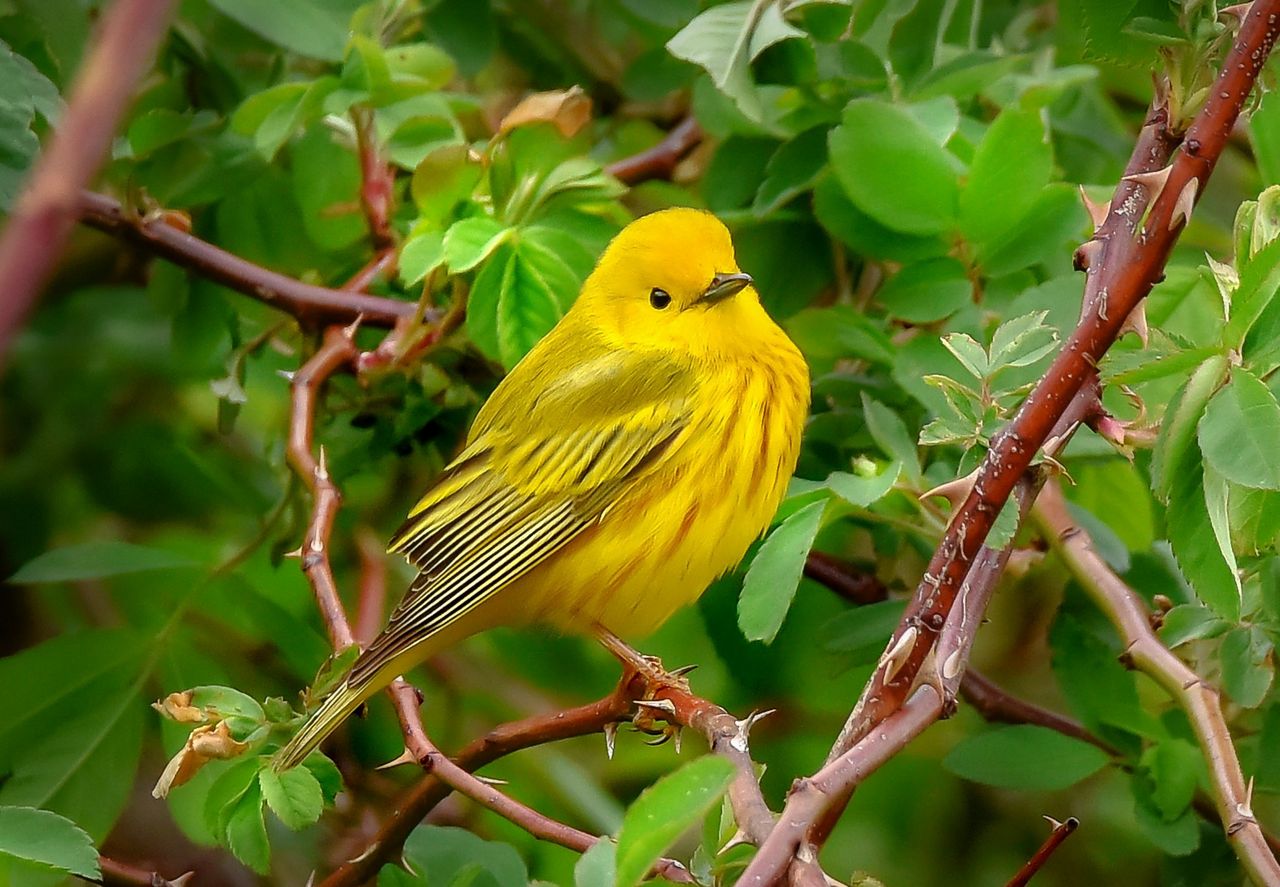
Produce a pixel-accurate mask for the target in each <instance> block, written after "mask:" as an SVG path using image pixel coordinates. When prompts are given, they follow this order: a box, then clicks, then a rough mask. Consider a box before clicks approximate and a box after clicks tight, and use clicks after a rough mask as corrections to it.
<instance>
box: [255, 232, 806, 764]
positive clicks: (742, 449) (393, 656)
mask: <svg viewBox="0 0 1280 887" xmlns="http://www.w3.org/2000/svg"><path fill="white" fill-rule="evenodd" d="M808 406H809V373H808V368H807V366H806V364H805V361H804V358H803V357H802V356H801V354H800V352H799V350H798V349H797V348H796V346H795V345H794V344H793V343H792V342H791V340H790V339H788V338H787V336H786V334H785V333H784V332H783V331H782V330H781V329H780V328H779V327H778V326H777V324H775V323H774V322H773V320H771V319H770V317H769V315H768V314H766V313H765V310H764V308H762V307H761V305H760V299H759V296H758V295H757V294H756V291H755V289H754V288H753V286H752V281H751V278H750V277H749V276H747V275H746V274H743V273H742V272H741V271H740V270H739V268H738V263H737V261H736V260H735V258H734V252H733V243H732V242H731V240H730V238H729V232H728V230H726V229H725V227H724V225H722V224H721V223H720V221H719V220H718V219H716V217H715V216H713V215H711V214H710V213H706V212H702V211H699V210H693V209H668V210H663V211H661V212H656V213H653V214H651V215H647V216H644V217H642V218H640V219H637V220H636V221H634V222H632V223H631V224H630V225H628V226H627V227H626V228H625V229H623V231H622V232H621V233H619V234H618V236H617V237H616V238H614V240H613V242H612V243H610V244H609V246H608V248H607V249H606V250H605V252H604V255H603V256H602V257H601V258H600V261H599V263H598V264H597V266H596V268H595V270H594V271H593V272H592V273H591V275H590V276H589V277H588V278H587V280H586V283H585V284H584V285H583V287H582V293H581V295H579V297H578V300H577V302H576V303H575V304H574V306H573V307H572V308H571V309H570V310H569V312H568V313H567V314H565V316H564V318H563V319H561V321H560V322H559V324H557V325H556V327H555V328H554V329H553V330H552V331H551V332H550V333H548V334H547V335H546V337H545V338H543V339H542V341H541V342H539V343H538V344H537V345H536V346H535V347H534V348H533V350H532V351H530V352H529V354H528V355H527V356H526V357H525V358H524V359H523V360H522V361H520V363H519V364H518V365H517V366H516V367H515V369H513V370H512V371H511V373H510V375H508V376H507V377H506V379H504V380H503V381H502V383H501V384H500V385H499V386H498V387H497V389H496V390H495V391H494V392H493V395H492V396H491V397H490V398H489V400H488V402H487V403H485V405H484V407H483V408H482V409H481V410H480V412H479V414H478V415H477V416H476V420H475V423H474V425H472V427H471V432H470V434H469V435H468V438H467V444H466V448H465V449H464V450H463V451H462V453H461V454H460V455H459V456H458V458H457V459H456V460H454V462H453V463H452V464H450V465H449V466H448V467H447V468H446V469H445V470H444V472H443V473H442V474H441V476H440V478H439V480H438V481H437V483H436V485H435V486H434V487H433V488H432V489H431V490H430V491H429V492H428V493H427V494H426V496H424V497H423V498H422V501H420V502H419V503H418V504H417V506H416V507H415V508H414V509H413V511H412V512H411V513H410V514H409V517H408V519H407V520H406V521H405V523H404V525H403V526H402V527H401V528H400V530H399V531H398V532H397V533H396V535H395V537H394V539H393V540H392V542H391V545H390V551H392V552H394V553H398V554H402V555H404V557H405V558H406V559H407V560H408V561H409V563H411V564H412V565H413V566H414V567H416V568H417V569H418V571H419V572H418V577H417V579H415V580H414V582H413V584H412V585H411V586H410V587H409V590H408V591H407V592H406V593H405V596H404V599H403V600H402V601H401V602H400V604H399V606H398V607H396V610H395V612H394V613H392V615H391V619H390V622H389V624H388V625H387V627H386V629H385V630H384V631H383V632H382V633H381V634H380V635H378V637H377V638H375V639H374V641H373V642H372V643H371V644H370V645H369V647H368V649H366V650H365V651H364V652H363V653H362V654H361V655H360V657H359V659H358V660H357V661H356V663H355V665H354V667H353V668H352V670H351V673H350V675H349V676H348V677H347V679H346V681H345V683H344V684H343V685H342V686H341V687H339V689H338V690H336V691H335V692H334V693H333V694H332V695H330V696H329V697H328V698H327V699H325V700H324V702H323V703H322V704H321V706H320V708H319V709H317V710H316V712H315V713H314V714H313V715H312V716H311V718H310V719H309V720H308V721H307V722H306V724H305V725H304V726H303V727H302V729H301V730H300V731H299V733H298V734H297V735H296V736H295V737H294V738H293V739H292V740H291V741H290V742H289V744H288V745H286V746H285V747H284V748H283V749H281V751H280V752H279V753H278V754H277V755H276V757H275V759H274V762H273V764H274V766H275V768H276V769H277V770H283V769H286V768H288V767H292V766H295V765H297V764H299V763H301V762H302V760H303V758H305V757H306V756H307V755H308V754H309V753H310V752H311V750H312V749H314V748H315V747H316V746H317V745H318V744H319V743H320V742H321V740H323V739H324V738H325V737H326V736H328V735H329V733H330V732H332V731H333V730H334V728H335V727H337V726H338V724H340V723H341V722H342V721H343V720H344V719H345V718H346V717H347V716H348V715H349V714H351V713H352V712H353V711H355V710H356V708H358V707H359V706H360V704H361V703H362V702H364V701H365V700H366V699H368V698H369V697H370V696H372V695H373V694H374V693H376V692H377V691H378V690H380V689H382V688H383V687H385V686H386V685H387V684H389V683H390V682H391V681H392V680H393V679H394V678H395V677H396V676H397V675H399V674H401V673H403V672H405V671H407V670H408V669H409V668H411V667H412V666H414V665H416V664H418V663H419V662H422V661H423V660H424V659H426V658H428V657H429V656H431V655H432V654H433V653H435V652H436V651H438V650H441V649H443V648H445V647H448V646H449V645H451V644H453V643H456V642H457V641H459V640H461V639H462V638H465V637H467V636H469V635H471V634H474V633H475V632H478V631H482V630H484V629H486V628H491V627H493V626H496V625H530V624H541V625H549V626H551V627H553V628H555V629H558V630H561V631H565V632H576V633H590V632H593V631H594V632H600V631H601V630H602V629H603V630H605V631H608V632H611V633H613V634H616V635H620V636H624V637H627V636H631V637H634V636H641V635H645V634H648V633H649V632H652V631H653V630H654V629H656V628H657V627H658V626H660V625H661V624H662V623H663V622H665V621H666V620H667V618H668V617H670V616H671V614H672V613H674V612H675V611H676V610H677V609H679V608H680V607H682V606H684V605H685V604H688V603H690V602H692V601H694V600H696V599H697V598H698V596H699V595H701V594H702V592H703V591H704V590H705V589H706V587H707V585H708V584H710V583H711V581H712V580H714V579H715V578H716V577H718V576H720V575H721V574H722V573H724V572H726V571H728V570H729V569H731V568H732V567H733V566H734V565H735V564H737V562H738V561H739V560H740V559H741V558H742V555H743V554H744V553H745V552H746V550H747V546H748V545H750V544H751V542H752V541H753V540H754V539H756V538H758V537H759V536H760V535H761V534H762V533H763V532H764V530H765V529H766V528H767V527H768V525H769V521H770V519H771V518H772V517H773V514H774V511H775V510H776V509H777V507H778V503H779V502H780V501H781V500H782V497H783V495H784V493H785V491H786V488H787V482H788V480H789V479H790V477H791V474H792V472H793V471H794V469H795V464H796V458H797V455H798V452H799V449H800V435H801V431H802V428H803V425H804V419H805V415H806V413H807V411H808Z"/></svg>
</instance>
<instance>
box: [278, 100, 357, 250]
mask: <svg viewBox="0 0 1280 887" xmlns="http://www.w3.org/2000/svg"><path fill="white" fill-rule="evenodd" d="M289 157H290V160H291V161H292V162H291V164H290V168H289V169H290V182H291V184H292V186H293V196H294V199H295V200H297V201H298V207H299V208H300V209H301V210H302V224H303V226H304V227H305V228H306V232H307V236H308V237H309V238H311V240H312V242H313V243H315V244H316V246H319V247H320V248H321V249H323V250H326V251H334V250H340V249H342V248H344V247H348V246H351V245H352V244H353V243H356V242H357V241H360V240H363V239H364V238H365V237H367V236H368V226H367V224H366V222H365V218H364V213H363V212H362V211H361V209H360V163H359V161H358V160H357V159H356V155H355V154H354V153H353V152H352V151H351V150H349V149H347V148H345V147H343V146H342V145H340V144H338V142H337V140H336V138H335V137H334V133H333V132H332V131H330V130H329V128H328V127H326V126H322V125H320V124H316V125H313V126H312V127H311V128H310V129H308V130H307V132H306V133H305V134H304V135H303V137H302V138H300V139H298V140H297V141H296V142H294V143H293V145H292V146H291V148H290V151H289Z"/></svg>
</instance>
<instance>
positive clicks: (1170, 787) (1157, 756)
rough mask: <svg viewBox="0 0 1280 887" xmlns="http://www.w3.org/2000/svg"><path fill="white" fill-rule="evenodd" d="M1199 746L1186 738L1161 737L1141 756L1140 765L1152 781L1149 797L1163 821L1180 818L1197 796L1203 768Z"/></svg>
mask: <svg viewBox="0 0 1280 887" xmlns="http://www.w3.org/2000/svg"><path fill="white" fill-rule="evenodd" d="M1201 762H1202V758H1201V756H1200V749H1199V747H1197V746H1196V745H1193V744H1192V743H1190V742H1187V741H1186V740H1185V739H1176V738H1168V739H1161V740H1160V741H1159V742H1158V743H1156V744H1155V745H1153V746H1151V747H1150V748H1148V749H1147V750H1146V751H1145V752H1144V753H1143V755H1142V765H1143V766H1144V767H1146V768H1147V772H1148V773H1150V774H1151V781H1152V783H1154V785H1153V788H1152V792H1151V800H1152V801H1153V802H1154V803H1155V806H1156V808H1157V809H1159V811H1160V813H1161V815H1162V816H1163V817H1164V820H1165V822H1173V821H1174V820H1176V819H1178V818H1180V817H1181V816H1182V815H1183V814H1184V813H1186V812H1187V809H1188V808H1189V807H1190V806H1191V802H1192V800H1193V799H1194V798H1195V796H1196V788H1197V786H1198V780H1197V777H1198V776H1199V774H1200V771H1201V770H1202V769H1203V764H1202V763H1201Z"/></svg>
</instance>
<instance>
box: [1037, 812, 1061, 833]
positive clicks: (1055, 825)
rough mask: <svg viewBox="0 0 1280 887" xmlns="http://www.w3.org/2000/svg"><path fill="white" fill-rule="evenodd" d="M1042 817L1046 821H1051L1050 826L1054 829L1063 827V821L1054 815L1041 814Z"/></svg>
mask: <svg viewBox="0 0 1280 887" xmlns="http://www.w3.org/2000/svg"><path fill="white" fill-rule="evenodd" d="M1041 818H1042V819H1044V821H1045V822H1047V823H1049V828H1051V829H1053V830H1054V831H1057V830H1058V829H1060V828H1062V823H1060V822H1058V820H1056V819H1054V818H1053V817H1052V816H1050V815H1048V814H1047V813H1045V814H1041Z"/></svg>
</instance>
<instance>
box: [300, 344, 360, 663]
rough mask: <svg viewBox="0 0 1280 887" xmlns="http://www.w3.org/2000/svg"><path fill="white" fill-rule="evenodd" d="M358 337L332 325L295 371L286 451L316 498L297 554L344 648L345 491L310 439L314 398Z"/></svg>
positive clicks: (347, 636) (352, 352)
mask: <svg viewBox="0 0 1280 887" xmlns="http://www.w3.org/2000/svg"><path fill="white" fill-rule="evenodd" d="M354 336H355V330H354V329H353V328H351V327H340V326H331V327H329V328H328V329H327V330H325V334H324V343H323V344H322V345H321V346H320V348H319V349H317V350H316V353H315V354H313V355H312V356H311V358H310V359H309V360H307V362H306V363H304V364H303V365H302V368H301V369H299V370H298V371H297V372H296V373H294V375H293V379H292V380H291V382H290V387H291V390H292V408H291V413H290V421H289V445H288V449H287V451H286V453H287V455H288V459H289V464H290V465H292V466H293V470H294V471H295V472H296V473H297V475H298V477H300V478H301V479H302V482H303V483H305V484H306V485H307V489H309V490H310V491H311V495H312V497H313V501H314V505H313V507H312V511H311V520H310V522H309V523H308V525H307V533H306V536H305V537H304V538H303V542H302V546H301V547H300V548H299V549H298V550H297V551H295V552H293V554H294V555H295V556H297V557H299V558H301V559H302V572H303V573H305V574H306V576H307V581H308V582H309V583H310V584H311V590H312V591H313V592H314V593H315V596H316V603H317V605H318V606H319V607H320V615H321V617H322V618H323V619H324V625H325V629H326V630H327V631H328V633H329V641H330V643H331V644H332V645H333V647H334V649H335V650H345V649H346V648H347V647H349V646H351V645H352V644H354V643H355V637H354V635H353V634H352V632H351V626H350V624H349V623H348V622H347V614H346V612H345V610H343V607H342V598H341V597H339V596H338V586H337V583H336V582H335V581H334V578H333V568H332V567H331V566H330V564H329V536H330V534H331V533H332V532H333V522H334V520H335V519H336V518H337V516H338V509H339V508H341V507H342V493H341V492H340V491H339V490H338V486H337V484H335V483H334V482H333V478H332V477H331V476H330V475H329V469H328V466H327V465H326V464H325V457H324V448H323V447H321V448H320V458H319V460H317V459H316V457H315V456H313V455H312V440H313V439H314V437H315V417H316V401H317V398H318V396H319V391H320V388H321V386H323V385H324V383H325V382H326V381H327V380H328V378H329V377H330V376H332V375H333V374H334V373H335V372H337V371H338V370H340V369H342V368H343V367H347V366H350V365H351V364H352V362H353V361H354V360H355V359H356V356H357V354H358V353H359V352H358V349H357V348H356V346H355V340H354Z"/></svg>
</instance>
